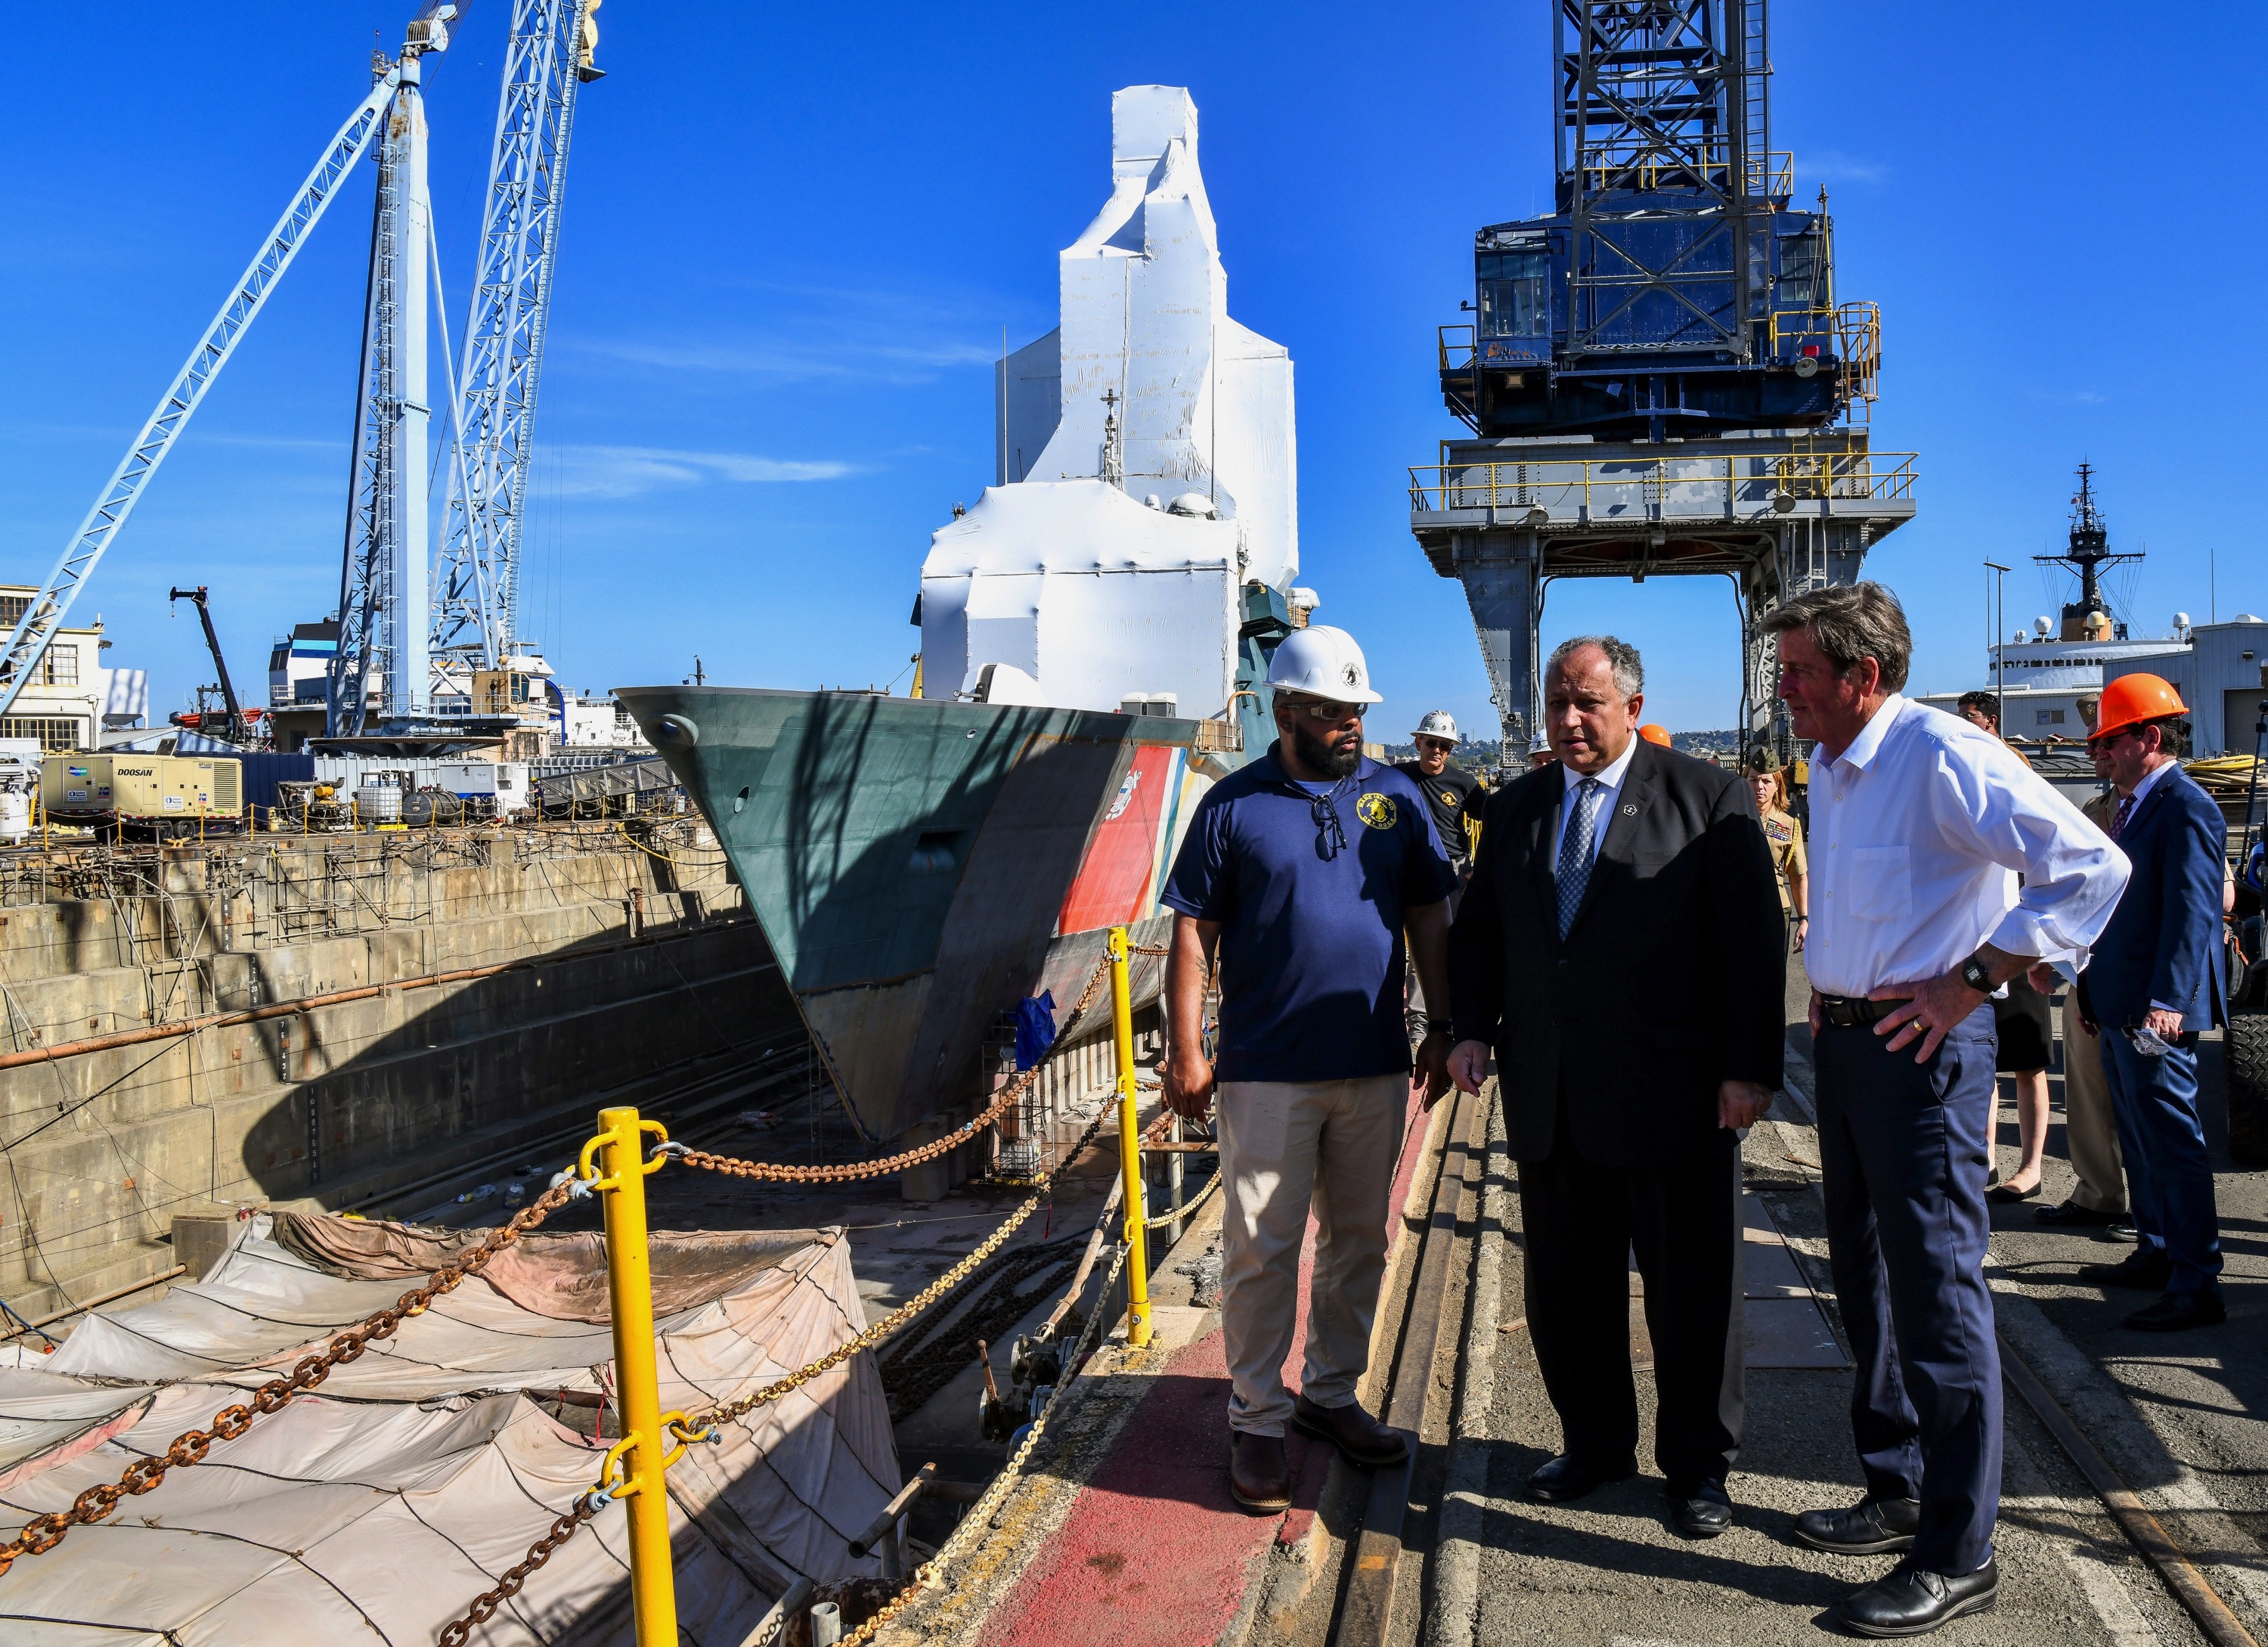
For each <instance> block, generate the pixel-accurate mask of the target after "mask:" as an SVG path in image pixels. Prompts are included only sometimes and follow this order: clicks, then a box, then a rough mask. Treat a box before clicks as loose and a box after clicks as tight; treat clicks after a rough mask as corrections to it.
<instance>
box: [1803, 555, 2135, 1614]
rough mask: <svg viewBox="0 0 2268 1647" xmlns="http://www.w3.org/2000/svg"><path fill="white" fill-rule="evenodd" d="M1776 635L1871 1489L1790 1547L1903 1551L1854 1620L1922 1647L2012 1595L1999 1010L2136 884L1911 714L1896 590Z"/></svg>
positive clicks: (1832, 1230)
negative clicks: (1992, 1250) (1996, 1182)
mask: <svg viewBox="0 0 2268 1647" xmlns="http://www.w3.org/2000/svg"><path fill="white" fill-rule="evenodd" d="M1764 627H1765V628H1766V630H1768V631H1771V632H1772V633H1774V634H1776V635H1777V636H1778V643H1779V668H1780V684H1779V695H1780V697H1781V698H1784V699H1785V700H1786V703H1787V706H1788V710H1789V713H1790V716H1791V719H1792V720H1793V725H1794V729H1795V733H1796V735H1797V736H1799V737H1805V738H1812V739H1815V740H1816V741H1817V744H1816V747H1815V750H1813V752H1812V757H1811V792H1810V795H1811V938H1810V942H1809V943H1808V946H1807V947H1806V949H1805V951H1804V961H1805V963H1806V964H1807V965H1808V968H1809V971H1810V974H1811V981H1812V986H1813V989H1812V997H1811V1030H1812V1048H1813V1059H1814V1065H1815V1069H1816V1070H1817V1074H1818V1100H1819V1102H1818V1109H1819V1152H1820V1164H1821V1167H1822V1168H1823V1179H1824V1184H1823V1188H1824V1191H1825V1194H1826V1201H1827V1230H1828V1239H1829V1243H1830V1264H1831V1267H1832V1269H1833V1272H1834V1276H1835V1287H1836V1291H1837V1296H1838V1298H1839V1300H1840V1303H1841V1306H1842V1311H1843V1321H1844V1326H1845V1328H1846V1329H1847V1330H1848V1332H1849V1333H1850V1338H1851V1348H1852V1352H1853V1353H1854V1354H1855V1355H1856V1356H1857V1357H1858V1362H1859V1372H1858V1381H1857V1385H1856V1387H1855V1389H1854V1390H1853V1392H1852V1413H1851V1418H1852V1430H1853V1432H1854V1434H1855V1438H1856V1440H1857V1443H1858V1448H1859V1459H1860V1462H1861V1464H1862V1466H1864V1468H1865V1472H1866V1477H1867V1496H1865V1498H1863V1499H1862V1500H1860V1502H1859V1503H1858V1504H1857V1505H1856V1506H1854V1507H1853V1508H1852V1509H1849V1510H1808V1511H1806V1512H1805V1513H1804V1514H1803V1515H1801V1516H1800V1517H1798V1518H1797V1519H1796V1527H1795V1531H1796V1536H1797V1537H1798V1538H1800V1539H1801V1540H1803V1541H1804V1542H1806V1543H1807V1544H1810V1545H1812V1546H1814V1547H1817V1548H1820V1549H1824V1550H1830V1551H1835V1552H1838V1553H1844V1554H1850V1555H1875V1554H1880V1553H1883V1552H1889V1551H1900V1552H1904V1559H1903V1560H1902V1561H1901V1562H1899V1564H1898V1566H1897V1567H1896V1569H1894V1570H1892V1571H1891V1573H1890V1574H1889V1576H1888V1577H1884V1578H1881V1579H1880V1580H1878V1581H1876V1582H1875V1583H1873V1584H1867V1585H1866V1586H1864V1587H1863V1588H1861V1589H1859V1590H1858V1591H1856V1592H1853V1593H1852V1595H1850V1596H1849V1597H1847V1598H1845V1600H1844V1603H1843V1606H1842V1610H1841V1611H1842V1620H1843V1622H1844V1623H1845V1624H1846V1625H1847V1626H1849V1627H1850V1628H1851V1629H1853V1630H1855V1631H1857V1632H1858V1633H1859V1634H1861V1635H1866V1636H1913V1635H1920V1634H1922V1633H1924V1632H1926V1631H1928V1630H1933V1629H1936V1628H1937V1627H1938V1626H1939V1625H1940V1624H1943V1623H1945V1622H1946V1621H1948V1620H1950V1619H1953V1618H1956V1617H1958V1616H1960V1615H1961V1614H1964V1613H1973V1612H1977V1611H1980V1610H1982V1609H1984V1608H1985V1607H1989V1606H1992V1604H1993V1602H1994V1601H1995V1600H1997V1599H1999V1567H1998V1565H1997V1564H1996V1563H1995V1562H1994V1561H1993V1557H1992V1525H1993V1523H1994V1521H1995V1520H1996V1519H1997V1518H1998V1516H1999V1498H2000V1366H1999V1354H1998V1351H1997V1349H1996V1347H1995V1340H1994V1337H1993V1321H1992V1295H1991V1294H1990V1293H1989V1292H1988V1291H1987V1290H1986V1288H1985V1275H1984V1259H1985V1241H1986V1237H1987V1236H1988V1235H1989V1233H1990V1230H1989V1226H1988V1224H1987V1222H1986V1218H1985V1168H1986V1165H1987V1163H1988V1162H1989V1161H1990V1160H1991V1158H1992V1098H1993V1074H1992V1063H1993V1050H1994V1038H1993V1027H1992V1004H1991V997H1992V992H1993V991H1994V990H1995V989H1997V988H1998V987H1999V986H2000V985H2002V984H2004V983H2006V982H2007V980H2008V979H2012V978H2014V977H2016V976H2017V975H2018V974H2020V973H2021V972H2022V971H2025V970H2026V969H2027V968H2028V967H2029V966H2032V965H2034V964H2041V963H2044V964H2051V965H2054V966H2057V967H2058V968H2059V969H2061V970H2063V971H2066V972H2067V973H2073V974H2075V973H2076V972H2077V971H2078V970H2079V969H2080V968H2082V967H2084V966H2085V965H2086V964H2087V958H2088V950H2089V949H2090V947H2091V946H2092V945H2093V944H2094V942H2095V939H2096V938H2097V936H2098V935H2100V934H2101V933H2102V929H2103V927H2105V926H2106V925H2107V924H2108V923H2109V921H2110V915H2111V912H2112V910H2113V909H2114V908H2115V907H2116V905H2117V901H2118V895H2119V893H2120V892H2121V890H2123V889H2124V886H2125V884H2126V876H2127V864H2126V860H2125V858H2124V855H2123V854H2122V853H2120V852H2119V850H2118V849H2117V847H2116V846H2112V845H2111V843H2110V838H2108V837H2107V836H2105V835H2104V834H2103V832H2102V831H2101V830H2099V829H2097V828H2095V825H2094V824H2092V823H2088V821H2087V820H2086V819H2085V818H2084V817H2082V816H2080V814H2079V812H2078V810H2077V809H2074V808H2073V806H2072V805H2071V804H2070V803H2069V802H2068V801H2065V800H2064V799H2063V798H2062V797H2061V796H2059V795H2058V794H2056V793H2055V791H2054V790H2053V789H2051V788H2050V787H2048V785H2047V784H2046V782H2045V781H2044V780H2043V779H2041V778H2039V777H2038V776H2037V775H2036V774H2035V773H2034V772H2031V771H2030V770H2029V768H2027V767H2026V766H2025V765H2024V764H2023V763H2022V762H2021V761H2019V760H2018V759H2017V758H2016V757H2014V755H2012V754H2011V753H2009V751H2008V749H2007V745H2006V744H2004V743H2002V742H2000V740H1999V739H1998V738H1996V737H1994V736H1993V735H1991V734H1990V733H1987V732H1984V731H1981V730H1979V729H1978V728H1977V727H1972V726H1970V724H1969V723H1968V722H1967V721H1965V720H1960V719H1959V718H1957V717H1955V716H1953V715H1946V714H1940V713H1937V712H1935V711H1933V710H1931V709H1928V708H1926V707H1924V706H1923V705H1919V704H1917V703H1914V702H1911V700H1909V699H1906V698H1901V697H1900V696H1898V692H1899V689H1900V688H1901V687H1903V686H1904V684H1905V679H1906V664H1907V661H1908V659H1909V658H1910V657H1911V655H1912V650H1913V646H1912V640H1911V636H1910V635H1909V634H1908V632H1907V630H1906V622H1905V615H1904V612H1902V611H1901V610H1900V609H1899V607H1898V603H1897V600H1896V597H1895V596H1894V595H1891V594H1890V592H1889V590H1888V589H1885V588H1883V587H1881V585H1880V584H1874V583H1861V584H1858V585H1855V586H1851V587H1837V588H1827V589H1819V590H1815V591H1814V592H1812V593H1811V594H1808V595H1801V596H1799V597H1798V598H1796V599H1795V600H1793V601H1791V602H1788V603H1787V604H1786V606H1783V607H1781V608H1779V609H1778V610H1777V611H1775V612H1773V613H1772V614H1771V616H1770V617H1767V618H1765V620H1764ZM2019 873H2021V875H2022V876H2023V880H2022V883H2021V887H2020V885H2019V883H2018V881H2017V875H2018V874H2019Z"/></svg>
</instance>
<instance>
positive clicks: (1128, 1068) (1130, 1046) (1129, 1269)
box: [1110, 927, 1150, 1349]
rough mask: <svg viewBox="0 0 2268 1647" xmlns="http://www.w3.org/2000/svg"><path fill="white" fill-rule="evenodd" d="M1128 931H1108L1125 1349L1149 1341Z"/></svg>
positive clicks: (1146, 1247) (1147, 1269) (1146, 1238)
mask: <svg viewBox="0 0 2268 1647" xmlns="http://www.w3.org/2000/svg"><path fill="white" fill-rule="evenodd" d="M1127 952H1128V951H1127V939H1126V928H1125V927H1112V928H1111V929H1110V1020H1111V1028H1112V1030H1114V1031H1115V1037H1114V1038H1115V1039H1116V1042H1117V1045H1118V1170H1119V1175H1120V1179H1121V1181H1122V1182H1123V1184H1124V1185H1125V1186H1126V1193H1125V1196H1124V1200H1125V1209H1126V1245H1127V1249H1128V1251H1127V1254H1126V1343H1127V1347H1128V1348H1131V1349H1140V1348H1142V1347H1143V1346H1144V1345H1145V1344H1147V1343H1148V1342H1149V1341H1150V1263H1149V1231H1148V1230H1147V1229H1146V1228H1145V1225H1144V1222H1143V1206H1142V1126H1141V1122H1140V1120H1139V1119H1138V1118H1137V1116H1136V1114H1135V1109H1134V1003H1133V997H1132V992H1131V990H1130V987H1129V985H1128V979H1127Z"/></svg>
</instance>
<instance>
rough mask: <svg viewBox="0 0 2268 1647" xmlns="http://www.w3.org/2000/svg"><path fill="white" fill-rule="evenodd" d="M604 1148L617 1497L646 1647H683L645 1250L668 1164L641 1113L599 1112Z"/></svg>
mask: <svg viewBox="0 0 2268 1647" xmlns="http://www.w3.org/2000/svg"><path fill="white" fill-rule="evenodd" d="M599 1126H600V1133H599V1135H598V1137H596V1138H594V1139H593V1140H592V1141H591V1142H590V1143H589V1144H586V1145H585V1146H584V1151H585V1155H586V1156H587V1155H589V1154H591V1153H592V1152H593V1149H594V1148H595V1150H596V1153H597V1156H598V1162H597V1165H598V1168H599V1178H598V1179H597V1181H596V1182H595V1183H593V1185H592V1186H591V1187H592V1188H593V1190H595V1191H596V1192H597V1193H599V1195H600V1205H601V1208H603V1210H604V1212H605V1215H606V1222H607V1298H608V1313H609V1314H610V1315H612V1317H613V1318H614V1326H615V1386H616V1389H617V1390H618V1392H619V1400H620V1411H621V1413H622V1440H621V1441H620V1442H619V1443H617V1444H615V1451H612V1452H610V1453H608V1457H607V1464H608V1471H609V1473H611V1471H612V1468H613V1466H614V1462H615V1459H616V1458H617V1457H620V1458H621V1459H622V1462H623V1471H624V1477H625V1479H624V1481H623V1484H622V1487H621V1488H619V1489H617V1492H616V1496H618V1497H620V1498H621V1499H622V1504H623V1507H624V1508H625V1509H626V1510H629V1512H630V1605H631V1611H632V1614H634V1616H635V1617H636V1619H637V1639H638V1647H676V1642H677V1587H676V1580H675V1577H674V1574H673V1573H672V1571H671V1569H670V1559H669V1489H668V1488H667V1486H666V1484H665V1483H664V1481H663V1479H662V1473H663V1471H664V1470H666V1468H667V1467H668V1458H669V1438H668V1437H667V1436H666V1435H665V1434H664V1433H663V1431H662V1428H661V1381H660V1375H659V1371H658V1370H657V1369H656V1367H655V1365H654V1350H653V1272H652V1259H651V1257H650V1254H649V1252H648V1251H647V1246H646V1223H645V1178H646V1174H647V1173H648V1172H650V1171H652V1170H653V1169H654V1168H656V1167H659V1166H660V1165H661V1164H662V1163H663V1162H665V1161H666V1160H667V1159H668V1157H667V1156H655V1157H654V1158H653V1160H652V1162H651V1163H649V1162H647V1161H646V1160H645V1159H644V1156H645V1149H644V1141H645V1134H646V1133H647V1132H649V1131H652V1132H657V1133H658V1132H659V1131H661V1128H660V1126H659V1124H658V1123H656V1122H652V1121H644V1122H642V1121H640V1120H639V1119H638V1112H637V1110H635V1109H632V1108H629V1107H623V1108H621V1109H608V1110H600V1112H599Z"/></svg>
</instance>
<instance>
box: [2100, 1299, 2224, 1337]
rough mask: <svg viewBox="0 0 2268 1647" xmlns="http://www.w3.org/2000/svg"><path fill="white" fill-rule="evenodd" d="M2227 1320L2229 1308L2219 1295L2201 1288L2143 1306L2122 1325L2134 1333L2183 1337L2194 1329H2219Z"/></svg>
mask: <svg viewBox="0 0 2268 1647" xmlns="http://www.w3.org/2000/svg"><path fill="white" fill-rule="evenodd" d="M2227 1319H2228V1305H2226V1304H2223V1303H2221V1301H2220V1294H2219V1293H2218V1292H2207V1291H2205V1289H2202V1288H2200V1289H2198V1290H2197V1291H2195V1292H2169V1293H2168V1294H2167V1295H2166V1296H2164V1297H2162V1298H2161V1299H2159V1300H2158V1301H2157V1302H2156V1303H2155V1304H2144V1305H2143V1306H2142V1307H2141V1308H2140V1309H2139V1310H2137V1311H2134V1313H2133V1314H2132V1315H2130V1316H2128V1317H2127V1318H2126V1319H2125V1321H2124V1323H2123V1325H2124V1326H2129V1327H2132V1329H2133V1330H2134V1331H2135V1332H2137V1333H2182V1332H2186V1331H2188V1330H2189V1329H2190V1328H2191V1327H2193V1326H2220V1324H2221V1323H2222V1322H2223V1321H2226V1320H2227Z"/></svg>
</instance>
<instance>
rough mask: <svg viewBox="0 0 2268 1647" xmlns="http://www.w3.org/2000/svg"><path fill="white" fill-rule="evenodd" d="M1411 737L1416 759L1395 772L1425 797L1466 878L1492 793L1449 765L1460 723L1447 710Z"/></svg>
mask: <svg viewBox="0 0 2268 1647" xmlns="http://www.w3.org/2000/svg"><path fill="white" fill-rule="evenodd" d="M1410 742H1413V743H1415V744H1416V745H1417V746H1418V757H1417V758H1416V759H1415V760H1407V761H1397V762H1396V763H1395V771H1396V772H1403V773H1406V774H1407V775H1408V776H1409V778H1410V781H1411V782H1413V783H1415V784H1416V785H1417V786H1418V788H1420V789H1422V790H1424V791H1425V804H1426V806H1427V807H1429V808H1430V809H1432V814H1433V829H1434V831H1435V832H1436V833H1437V834H1439V835H1440V838H1441V849H1442V850H1443V851H1444V852H1446V853H1448V854H1449V861H1450V862H1451V863H1452V864H1454V865H1455V866H1456V870H1457V874H1458V875H1459V876H1460V877H1461V878H1462V876H1463V875H1465V874H1466V873H1467V872H1468V871H1469V870H1470V869H1471V868H1472V862H1473V851H1474V848H1475V846H1476V845H1477V844H1478V841H1479V838H1480V828H1481V807H1482V805H1483V804H1484V802H1485V801H1487V799H1488V792H1487V791H1486V790H1485V789H1484V788H1483V787H1481V780H1480V779H1478V778H1476V777H1475V776H1474V775H1473V774H1472V773H1471V772H1468V771H1467V770H1466V769H1465V768H1463V767H1462V766H1452V765H1451V764H1449V757H1450V756H1451V755H1453V754H1454V753H1455V752H1456V748H1457V722H1456V720H1455V717H1454V716H1452V715H1451V714H1450V713H1449V712H1448V711H1447V710H1446V709H1436V710H1434V711H1432V713H1429V714H1428V715H1427V716H1426V717H1425V719H1424V720H1421V721H1419V722H1418V730H1417V731H1415V732H1413V733H1411V734H1410Z"/></svg>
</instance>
